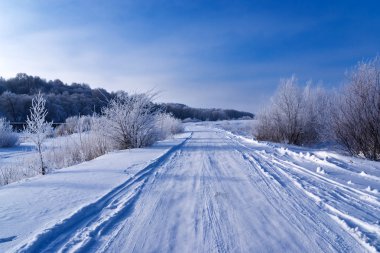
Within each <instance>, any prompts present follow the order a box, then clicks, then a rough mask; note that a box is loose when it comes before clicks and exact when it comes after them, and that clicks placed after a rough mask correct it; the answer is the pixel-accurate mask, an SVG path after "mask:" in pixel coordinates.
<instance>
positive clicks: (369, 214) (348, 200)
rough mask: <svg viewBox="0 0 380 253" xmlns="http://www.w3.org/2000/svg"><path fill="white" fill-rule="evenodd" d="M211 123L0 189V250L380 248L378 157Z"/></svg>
mask: <svg viewBox="0 0 380 253" xmlns="http://www.w3.org/2000/svg"><path fill="white" fill-rule="evenodd" d="M238 122H239V121H237V122H236V124H248V121H245V123H238ZM223 124H225V123H223ZM228 124H234V123H228ZM215 127H218V126H216V125H212V124H210V123H193V124H188V125H187V131H186V132H185V133H184V134H182V135H179V136H177V137H176V138H175V139H172V140H167V141H163V142H159V143H157V144H156V145H155V146H153V147H151V148H145V149H135V150H129V151H119V152H114V153H110V154H107V155H105V156H102V157H99V158H97V159H95V160H93V161H90V162H86V163H83V164H80V165H76V166H73V167H70V168H66V169H62V170H58V171H56V172H54V173H52V174H49V175H47V176H38V177H34V178H31V179H28V180H24V181H23V182H19V183H12V184H10V185H7V186H4V187H1V188H0V252H15V251H16V252H17V251H19V252H366V251H368V252H376V251H379V250H380V193H379V190H380V163H379V162H371V161H367V160H363V159H358V158H352V157H347V156H343V155H341V154H339V153H336V152H331V151H328V150H326V149H323V150H319V149H308V148H299V147H292V146H282V145H277V144H271V143H260V142H256V141H254V140H252V139H250V138H247V137H242V136H239V135H236V134H234V133H231V132H229V131H225V130H222V129H220V128H221V127H218V128H215ZM223 128H224V129H225V127H223ZM231 129H236V128H234V127H232V128H231ZM231 131H232V130H231ZM233 132H236V131H233ZM244 135H246V136H249V135H248V134H244ZM9 154H10V155H11V156H12V155H13V156H16V155H17V154H16V153H14V154H13V153H12V152H10V153H9ZM3 157H4V156H3Z"/></svg>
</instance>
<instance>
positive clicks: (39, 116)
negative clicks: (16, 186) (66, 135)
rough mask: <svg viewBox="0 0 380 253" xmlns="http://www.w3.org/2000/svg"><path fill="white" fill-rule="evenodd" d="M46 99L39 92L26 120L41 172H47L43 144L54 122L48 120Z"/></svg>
mask: <svg viewBox="0 0 380 253" xmlns="http://www.w3.org/2000/svg"><path fill="white" fill-rule="evenodd" d="M45 104H46V100H45V99H44V98H43V96H42V94H41V93H38V94H37V95H36V96H35V97H34V98H33V100H32V106H31V107H30V115H29V116H28V117H27V120H26V128H25V133H26V134H27V136H28V137H29V139H30V140H31V141H32V142H33V143H34V144H35V145H36V148H37V151H38V155H39V160H40V169H41V174H42V175H45V174H46V166H45V163H44V159H43V154H42V145H43V143H44V141H45V140H46V138H47V137H48V134H49V133H51V131H52V123H51V122H47V121H46V119H45V118H46V115H47V113H48V112H47V110H46V108H45Z"/></svg>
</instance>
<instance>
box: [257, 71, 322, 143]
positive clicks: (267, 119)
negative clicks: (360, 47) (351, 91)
mask: <svg viewBox="0 0 380 253" xmlns="http://www.w3.org/2000/svg"><path fill="white" fill-rule="evenodd" d="M327 106H328V96H327V95H326V94H325V92H324V91H323V89H321V88H312V87H311V83H308V84H307V85H306V87H305V88H304V89H301V88H300V87H299V86H298V84H297V79H296V78H295V76H292V77H291V78H288V79H282V80H281V82H280V86H279V88H278V90H277V92H276V94H275V95H274V96H273V97H272V100H271V104H270V106H269V107H268V108H266V109H265V110H263V111H262V112H261V113H260V114H259V115H258V122H257V126H256V137H257V139H258V140H269V141H274V142H284V143H289V144H295V145H304V144H312V143H315V142H317V141H319V140H321V139H323V137H324V134H325V129H326V124H325V121H326V116H327Z"/></svg>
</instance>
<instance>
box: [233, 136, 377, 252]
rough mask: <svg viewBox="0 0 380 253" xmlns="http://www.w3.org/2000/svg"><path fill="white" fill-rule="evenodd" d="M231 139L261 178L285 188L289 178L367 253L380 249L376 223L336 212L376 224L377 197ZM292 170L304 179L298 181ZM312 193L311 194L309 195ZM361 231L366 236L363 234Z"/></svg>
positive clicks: (297, 176)
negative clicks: (357, 216)
mask: <svg viewBox="0 0 380 253" xmlns="http://www.w3.org/2000/svg"><path fill="white" fill-rule="evenodd" d="M231 140H233V141H235V142H237V143H239V144H240V145H241V147H242V148H243V150H245V152H246V153H244V151H243V156H245V158H246V159H247V160H249V161H251V162H252V163H253V165H254V166H256V167H257V168H259V170H260V171H261V172H262V174H263V176H266V177H267V178H268V179H270V180H274V181H276V182H277V184H278V185H281V186H282V187H287V185H288V184H287V183H284V182H283V180H284V179H286V178H288V179H289V182H291V183H292V184H293V185H295V186H296V187H297V188H298V189H300V190H301V191H302V192H304V193H305V194H306V196H308V197H309V198H310V199H312V200H313V201H314V202H315V203H316V204H317V205H318V206H320V208H321V209H322V210H324V211H325V212H326V213H327V214H328V215H330V216H331V217H332V219H333V220H334V221H336V222H337V223H338V224H339V225H340V226H341V227H342V228H343V229H344V230H346V231H347V232H348V233H350V234H351V235H352V236H353V237H354V238H355V239H356V240H357V241H358V242H359V243H360V244H361V245H363V247H365V248H366V249H367V250H368V251H370V252H377V250H380V242H379V238H380V226H379V225H378V224H370V223H369V222H368V221H364V220H360V219H358V218H356V217H354V216H351V215H348V214H347V213H346V211H341V210H342V209H341V210H339V209H340V208H343V210H350V209H352V210H351V211H356V212H359V213H360V212H361V213H362V214H361V215H360V217H368V218H369V219H370V220H375V221H376V219H379V217H378V216H376V214H379V213H380V209H379V206H380V205H379V202H378V201H377V199H376V198H374V197H373V196H371V195H369V194H367V193H365V192H362V191H361V190H357V189H354V188H352V187H349V186H346V185H343V184H341V183H339V182H336V181H334V180H332V179H329V178H326V177H325V176H322V175H319V174H317V173H314V172H312V171H310V170H307V169H305V168H303V167H302V166H299V165H297V164H295V163H293V162H291V161H287V160H283V159H281V157H279V156H275V155H272V154H268V153H266V152H263V151H257V150H255V149H253V148H251V147H249V146H246V145H245V144H243V143H241V142H240V141H238V140H237V139H235V138H231ZM309 162H310V161H309ZM263 165H265V166H263ZM293 170H296V171H297V172H298V173H301V174H303V175H306V176H307V177H302V178H300V177H299V175H297V174H295V173H294V172H293ZM310 180H311V181H310ZM268 186H269V184H268ZM311 190H314V191H313V192H312V191H311ZM357 199H361V200H364V201H365V202H366V209H365V210H364V209H363V207H362V205H363V203H362V202H361V203H358V202H357ZM334 204H336V205H339V206H340V208H339V207H338V206H336V205H335V207H334ZM342 206H343V207H342ZM368 210H370V211H368ZM363 212H364V213H363ZM363 232H365V233H364V234H363Z"/></svg>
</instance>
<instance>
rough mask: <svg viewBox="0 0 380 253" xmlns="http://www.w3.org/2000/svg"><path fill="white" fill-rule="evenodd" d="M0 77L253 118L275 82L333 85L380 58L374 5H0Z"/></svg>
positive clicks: (159, 1) (81, 1)
mask: <svg viewBox="0 0 380 253" xmlns="http://www.w3.org/2000/svg"><path fill="white" fill-rule="evenodd" d="M0 11H1V15H0V75H1V76H3V77H12V76H14V75H15V74H16V73H19V72H24V73H28V74H31V75H38V76H41V77H44V78H47V79H56V78H59V79H61V80H62V81H64V82H68V83H71V82H84V83H89V84H90V85H91V86H92V87H103V88H106V89H108V90H120V89H122V90H126V91H128V92H141V91H146V90H149V89H152V88H154V89H156V90H160V91H162V92H161V94H160V97H159V98H158V100H159V101H172V102H181V103H186V104H189V105H191V106H199V107H222V108H236V109H243V110H248V111H253V112H256V111H258V110H259V109H260V108H261V106H262V105H264V104H265V102H266V101H267V100H268V98H269V97H270V96H271V95H272V94H273V92H274V91H275V89H276V87H277V85H278V81H279V79H280V78H282V77H287V76H291V75H292V74H296V75H297V76H298V78H299V79H300V81H301V82H303V81H306V80H307V79H313V80H315V81H316V82H318V81H323V85H325V86H326V87H338V86H340V85H341V84H342V82H343V81H344V73H345V71H346V70H347V69H349V68H350V67H352V66H353V65H354V64H355V63H356V62H357V61H359V60H362V59H368V58H371V57H374V56H376V55H377V54H379V53H380V33H379V31H380V15H379V13H380V1H365V0H364V1H233V0H229V1H223V0H220V1H217V0H215V1H208V0H204V1H197V0H194V1H175V0H170V1H164V0H156V1H153V0H147V1H144V0H139V1H137V0H136V1H116V0H108V1H105V0H103V1H100V0H92V1H91V0H76V1H74V0H55V1H48V0H45V1H42V0H18V1H11V0H4V1H1V2H0Z"/></svg>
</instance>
